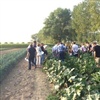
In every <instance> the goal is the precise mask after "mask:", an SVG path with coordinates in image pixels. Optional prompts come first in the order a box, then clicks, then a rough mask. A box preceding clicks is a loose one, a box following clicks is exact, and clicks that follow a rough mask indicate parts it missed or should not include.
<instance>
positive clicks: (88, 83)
mask: <svg viewBox="0 0 100 100" xmlns="http://www.w3.org/2000/svg"><path fill="white" fill-rule="evenodd" d="M44 65H45V67H44V68H43V69H44V70H45V72H46V74H47V75H48V77H49V81H50V83H53V84H54V87H55V92H56V96H57V97H58V98H59V100H100V68H97V67H96V64H95V61H94V58H93V57H92V56H90V55H89V54H83V55H81V56H80V58H75V57H69V56H67V58H66V60H65V61H63V62H61V61H60V60H57V59H54V58H50V59H48V60H46V62H45V63H44ZM48 100H49V99H48Z"/></svg>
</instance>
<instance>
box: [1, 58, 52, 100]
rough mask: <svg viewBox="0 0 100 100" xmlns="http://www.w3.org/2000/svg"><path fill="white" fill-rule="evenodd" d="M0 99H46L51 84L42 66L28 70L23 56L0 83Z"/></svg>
mask: <svg viewBox="0 0 100 100" xmlns="http://www.w3.org/2000/svg"><path fill="white" fill-rule="evenodd" d="M0 88H1V91H0V92H1V93H0V100H46V98H47V96H48V95H49V94H50V93H51V88H52V86H51V85H50V84H49V82H48V78H47V76H46V74H45V73H44V72H43V71H42V68H36V69H34V66H32V69H31V70H28V62H27V61H25V60H24V58H23V59H22V60H21V61H20V62H19V63H18V64H17V65H16V66H15V67H14V68H13V69H12V71H11V72H10V73H9V74H8V75H7V77H6V78H5V79H4V80H3V82H2V83H1V84H0Z"/></svg>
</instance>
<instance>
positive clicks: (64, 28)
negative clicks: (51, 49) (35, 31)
mask: <svg viewBox="0 0 100 100" xmlns="http://www.w3.org/2000/svg"><path fill="white" fill-rule="evenodd" d="M70 20H71V12H70V10H69V9H62V8H58V9H56V10H54V12H51V13H50V16H49V17H48V18H46V20H45V22H44V24H45V26H44V32H43V34H44V35H45V36H50V37H51V38H52V39H54V40H55V42H56V41H62V40H66V37H67V36H68V35H69V26H70Z"/></svg>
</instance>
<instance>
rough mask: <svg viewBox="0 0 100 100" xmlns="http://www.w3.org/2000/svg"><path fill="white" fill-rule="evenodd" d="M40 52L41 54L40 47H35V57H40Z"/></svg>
mask: <svg viewBox="0 0 100 100" xmlns="http://www.w3.org/2000/svg"><path fill="white" fill-rule="evenodd" d="M41 52H42V50H41V47H39V46H37V47H36V53H37V54H36V55H37V56H41V55H42V54H41Z"/></svg>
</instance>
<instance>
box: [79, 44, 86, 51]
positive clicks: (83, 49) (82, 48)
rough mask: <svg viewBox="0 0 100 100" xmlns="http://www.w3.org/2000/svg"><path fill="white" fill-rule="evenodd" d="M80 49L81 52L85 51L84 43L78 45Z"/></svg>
mask: <svg viewBox="0 0 100 100" xmlns="http://www.w3.org/2000/svg"><path fill="white" fill-rule="evenodd" d="M80 51H81V52H82V53H86V47H85V44H84V43H82V45H81V47H80Z"/></svg>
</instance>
